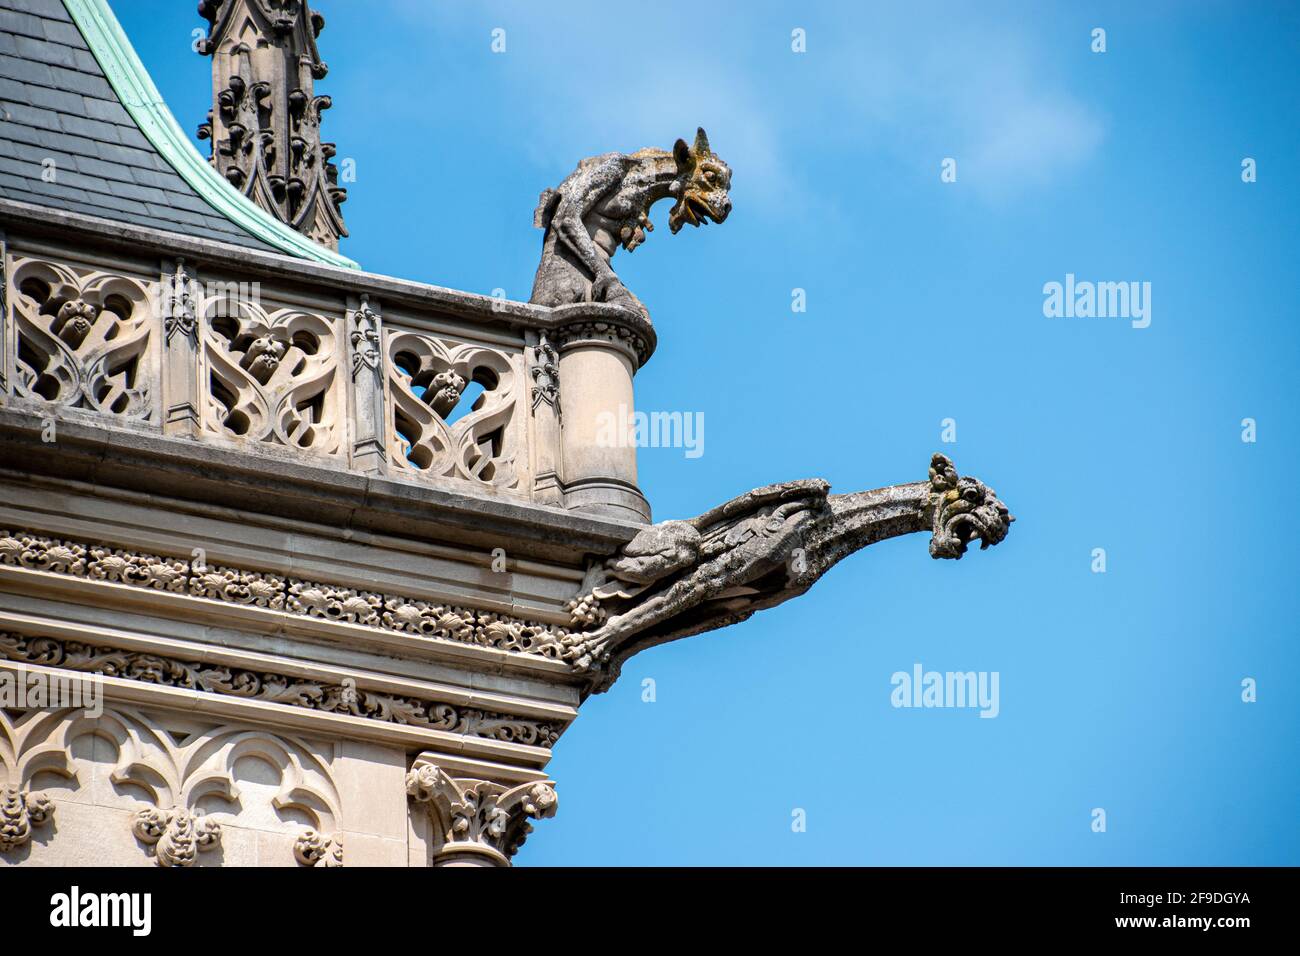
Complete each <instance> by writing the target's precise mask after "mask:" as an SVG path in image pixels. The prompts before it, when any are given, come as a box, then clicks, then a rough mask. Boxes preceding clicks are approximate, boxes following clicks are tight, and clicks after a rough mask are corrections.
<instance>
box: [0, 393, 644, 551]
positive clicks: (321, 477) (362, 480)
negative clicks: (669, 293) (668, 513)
mask: <svg viewBox="0 0 1300 956" xmlns="http://www.w3.org/2000/svg"><path fill="white" fill-rule="evenodd" d="M42 427H43V425H42V418H41V417H40V416H39V415H38V414H36V411H35V410H33V411H32V412H30V413H29V412H25V411H20V410H18V409H15V408H4V407H0V461H3V462H5V463H10V462H21V463H22V467H23V473H24V474H25V475H33V474H35V475H48V476H51V477H56V478H59V479H71V480H76V481H83V482H87V483H91V484H94V485H97V486H102V485H110V486H115V487H120V488H129V489H132V490H135V491H140V492H146V493H150V494H154V495H160V496H168V497H174V498H178V499H181V500H185V501H201V502H204V503H206V504H210V505H218V506H223V507H231V508H239V509H241V510H245V511H253V512H257V513H262V514H269V515H277V516H283V517H288V518H294V519H299V520H307V521H313V522H317V523H321V524H324V525H327V526H329V527H331V528H335V529H348V528H351V529H356V530H364V531H373V532H378V533H384V534H396V535H400V536H403V537H409V538H419V539H423V540H435V541H436V540H443V541H446V540H449V539H450V538H452V537H454V538H455V539H456V540H460V541H464V542H466V543H469V544H473V545H476V546H481V547H484V548H486V549H488V550H491V549H492V548H494V547H505V548H506V549H507V550H508V551H510V552H511V553H515V552H516V551H517V552H520V553H524V554H532V555H536V556H541V557H549V558H555V559H560V560H568V561H572V560H575V559H577V558H580V556H581V555H583V554H587V553H595V554H600V553H610V552H613V551H615V550H617V548H619V547H620V546H622V545H623V544H624V543H626V542H627V541H630V540H631V539H632V537H633V536H634V535H635V534H636V532H637V531H638V530H639V527H638V526H637V525H635V524H632V523H630V522H624V521H618V520H615V519H610V518H603V517H597V516H592V515H582V514H575V513H572V512H567V511H564V510H563V509H560V508H554V507H548V506H545V505H537V504H529V503H526V502H522V501H515V500H510V499H507V498H505V497H503V496H489V495H486V494H475V493H473V492H472V491H468V490H464V491H461V490H450V489H444V488H439V487H434V486H431V485H430V484H429V483H427V482H421V483H420V484H415V483H414V482H411V481H403V480H396V479H391V478H384V477H381V476H368V475H363V474H357V473H355V472H350V471H344V470H340V469H337V468H331V467H324V466H321V465H316V464H313V463H311V462H308V461H305V460H301V459H298V460H295V459H293V458H291V457H288V456H286V455H274V454H258V453H253V452H249V453H238V454H231V453H230V451H229V450H227V449H225V448H223V447H220V446H217V445H205V444H200V443H197V442H194V441H190V440H187V439H183V438H171V437H167V436H160V435H154V434H148V433H145V432H142V431H138V430H131V429H127V428H114V427H111V426H110V425H102V424H98V423H96V424H90V423H88V422H82V421H78V420H75V419H73V418H72V417H71V416H68V417H67V418H66V419H65V418H63V417H62V416H61V417H60V419H59V422H58V441H57V443H46V442H43V441H42V440H41V432H42Z"/></svg>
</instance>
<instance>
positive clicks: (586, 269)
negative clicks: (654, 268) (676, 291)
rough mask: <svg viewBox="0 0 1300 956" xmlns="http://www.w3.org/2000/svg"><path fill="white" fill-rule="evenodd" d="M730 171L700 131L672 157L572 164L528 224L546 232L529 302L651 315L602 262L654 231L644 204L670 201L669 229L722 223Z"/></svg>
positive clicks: (648, 152)
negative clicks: (607, 306) (603, 306)
mask: <svg viewBox="0 0 1300 956" xmlns="http://www.w3.org/2000/svg"><path fill="white" fill-rule="evenodd" d="M730 188H731V168H730V167H729V166H728V165H727V164H726V163H724V162H723V161H722V160H721V159H719V158H718V157H717V156H716V155H715V154H714V152H713V150H712V149H710V148H709V137H708V136H706V135H705V133H704V130H703V129H701V130H698V131H697V132H696V134H695V143H694V145H692V146H687V145H686V141H685V140H684V139H679V140H678V141H677V142H676V144H675V145H674V146H673V149H672V152H669V151H667V150H663V149H643V150H640V151H638V152H635V153H632V154H630V155H629V154H625V153H605V154H603V155H601V156H592V157H591V158H589V159H584V160H583V161H582V162H580V163H579V164H578V168H577V169H575V170H574V171H573V172H571V173H570V174H569V176H568V178H567V179H565V180H564V182H562V183H560V185H559V186H558V187H557V188H556V189H547V190H545V191H544V192H543V193H542V195H541V198H540V200H539V201H538V203H537V212H536V213H535V214H534V216H533V224H534V225H535V226H537V227H538V228H539V229H545V230H546V235H545V238H544V239H543V240H542V261H541V262H540V263H539V264H538V266H537V275H536V277H535V278H534V279H533V294H532V297H531V298H530V299H529V301H530V302H533V303H535V304H537V305H549V306H557V305H569V304H571V303H574V302H609V303H612V304H614V305H621V306H623V307H624V308H628V309H632V310H633V311H636V312H639V313H640V314H641V315H642V316H644V317H645V318H646V320H647V321H649V318H650V315H649V313H648V312H647V311H646V308H645V306H643V305H642V304H641V302H640V300H639V299H637V297H636V296H634V295H633V294H632V293H631V292H629V291H628V290H627V288H626V287H625V286H624V285H623V283H622V282H620V281H619V278H618V276H617V275H615V274H614V269H613V267H612V266H611V265H610V264H609V262H610V260H611V259H612V258H614V253H615V252H617V251H618V247H619V246H622V247H623V248H624V249H626V250H627V251H628V252H631V251H632V250H633V249H635V248H636V247H637V246H639V245H640V244H641V243H642V242H643V241H644V240H645V234H646V233H647V232H651V231H653V230H654V226H653V225H651V223H650V207H651V206H653V205H654V204H655V203H657V202H658V201H659V200H661V199H668V198H669V197H672V198H674V199H675V200H676V202H675V203H674V204H673V208H672V212H670V213H669V214H668V228H669V229H671V230H672V231H673V232H674V233H676V232H677V231H678V230H679V229H681V228H682V226H683V225H686V224H688V223H689V224H690V225H692V226H699V225H701V224H703V223H707V222H708V221H709V220H710V219H711V220H713V221H714V222H722V221H723V220H724V219H726V218H727V215H728V213H730V212H731V198H730V197H729V196H728V195H727V190H729V189H730Z"/></svg>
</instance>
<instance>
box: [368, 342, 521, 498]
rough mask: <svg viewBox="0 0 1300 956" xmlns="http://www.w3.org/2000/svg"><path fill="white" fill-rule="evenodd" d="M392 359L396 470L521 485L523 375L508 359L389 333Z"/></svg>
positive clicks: (391, 448) (391, 447)
mask: <svg viewBox="0 0 1300 956" xmlns="http://www.w3.org/2000/svg"><path fill="white" fill-rule="evenodd" d="M388 359H389V361H388V382H389V395H390V403H389V410H388V414H389V423H388V432H389V433H388V455H389V461H390V463H391V465H392V467H393V468H394V469H396V470H398V471H406V472H416V473H422V474H426V475H429V476H433V477H441V478H459V479H463V480H467V481H473V482H476V483H480V484H485V485H490V486H492V487H495V488H507V489H508V488H515V487H517V486H518V484H519V472H518V463H519V461H520V460H521V457H522V456H521V454H520V447H519V446H520V439H519V437H518V431H519V424H520V423H519V421H518V414H517V409H518V408H519V407H520V401H519V395H520V384H519V383H520V375H519V372H518V370H517V369H516V365H515V362H514V361H512V358H511V356H508V355H507V354H506V353H504V352H501V351H498V350H497V349H493V348H488V347H485V346H480V345H472V344H457V343H454V342H448V341H445V340H442V339H439V338H435V337H433V336H430V335H423V334H419V333H415V332H405V331H397V330H389V332H388ZM471 391H473V392H476V393H477V395H476V396H471V395H470V394H469V393H470V392H471ZM467 404H468V408H466V407H465V406H466V405H467Z"/></svg>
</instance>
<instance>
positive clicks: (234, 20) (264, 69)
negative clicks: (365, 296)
mask: <svg viewBox="0 0 1300 956" xmlns="http://www.w3.org/2000/svg"><path fill="white" fill-rule="evenodd" d="M199 15H200V16H202V17H204V18H205V19H206V20H207V21H208V23H209V28H208V36H207V38H206V39H205V40H201V41H200V42H199V44H198V51H199V52H200V53H202V54H204V55H205V56H211V57H212V95H213V107H212V110H211V111H210V112H209V113H208V120H207V122H206V123H204V124H202V125H201V126H200V127H199V138H200V139H211V140H212V160H211V162H212V165H213V166H215V167H216V169H217V171H218V172H220V173H221V174H222V175H223V176H225V177H226V179H227V180H229V181H230V183H231V184H232V185H233V186H234V187H235V188H236V189H238V190H240V191H241V192H242V193H244V194H245V195H246V196H248V198H249V199H251V200H253V202H255V203H256V204H257V205H258V206H260V207H262V208H263V209H265V210H266V211H267V212H269V213H271V215H273V216H275V217H276V218H278V219H280V220H281V221H282V222H285V223H287V224H288V225H290V226H292V227H293V228H294V229H296V230H298V231H299V232H301V233H304V234H305V235H307V236H310V237H311V238H312V239H314V240H315V241H316V242H318V243H320V244H321V245H322V246H326V247H327V248H329V249H333V250H336V251H337V250H338V246H339V237H340V236H346V235H347V234H348V231H347V229H346V228H345V226H344V224H343V214H342V211H341V209H340V207H341V206H342V204H343V203H344V201H346V199H347V190H345V189H342V188H340V187H339V185H338V168H337V167H336V166H335V165H334V164H333V163H332V162H330V159H331V158H332V157H333V156H334V152H335V147H334V144H333V143H323V142H321V130H320V126H321V117H322V114H323V113H324V112H325V110H327V109H329V108H330V98H329V97H328V96H317V95H315V92H314V81H316V80H319V79H322V78H323V77H324V76H325V74H326V72H327V71H328V68H327V67H326V66H325V64H324V63H323V62H322V61H321V58H320V53H319V51H318V50H317V48H316V38H317V37H318V36H319V35H320V32H321V30H323V29H324V27H325V20H324V18H323V17H322V16H321V15H320V14H318V13H315V12H313V11H312V10H310V9H309V8H308V6H307V4H306V3H305V2H303V0H201V2H200V3H199Z"/></svg>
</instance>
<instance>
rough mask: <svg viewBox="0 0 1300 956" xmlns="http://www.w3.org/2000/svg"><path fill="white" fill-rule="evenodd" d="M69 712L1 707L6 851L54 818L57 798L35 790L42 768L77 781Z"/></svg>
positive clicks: (0, 833)
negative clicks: (11, 710) (13, 710)
mask: <svg viewBox="0 0 1300 956" xmlns="http://www.w3.org/2000/svg"><path fill="white" fill-rule="evenodd" d="M65 714H66V712H65V711H48V710H30V711H27V712H26V713H24V714H22V715H21V716H18V717H13V716H11V715H10V714H9V713H8V712H6V711H5V710H3V709H0V853H7V852H9V851H10V850H13V849H16V848H18V847H20V846H22V845H23V844H25V843H27V842H28V841H29V840H31V837H32V829H33V828H35V827H41V826H44V825H45V824H47V823H49V822H50V820H51V819H52V818H53V816H54V809H55V805H54V800H53V798H51V797H50V796H49V794H47V793H45V792H43V791H40V790H32V789H31V786H32V781H33V780H34V779H35V777H36V775H37V774H39V773H43V772H47V773H53V774H56V775H58V776H60V777H65V778H67V779H68V780H69V781H70V782H72V783H77V782H78V778H77V768H76V766H75V765H74V764H73V762H72V760H71V759H70V758H69V756H68V740H69V738H68V736H67V728H68V722H67V721H66V719H65Z"/></svg>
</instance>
